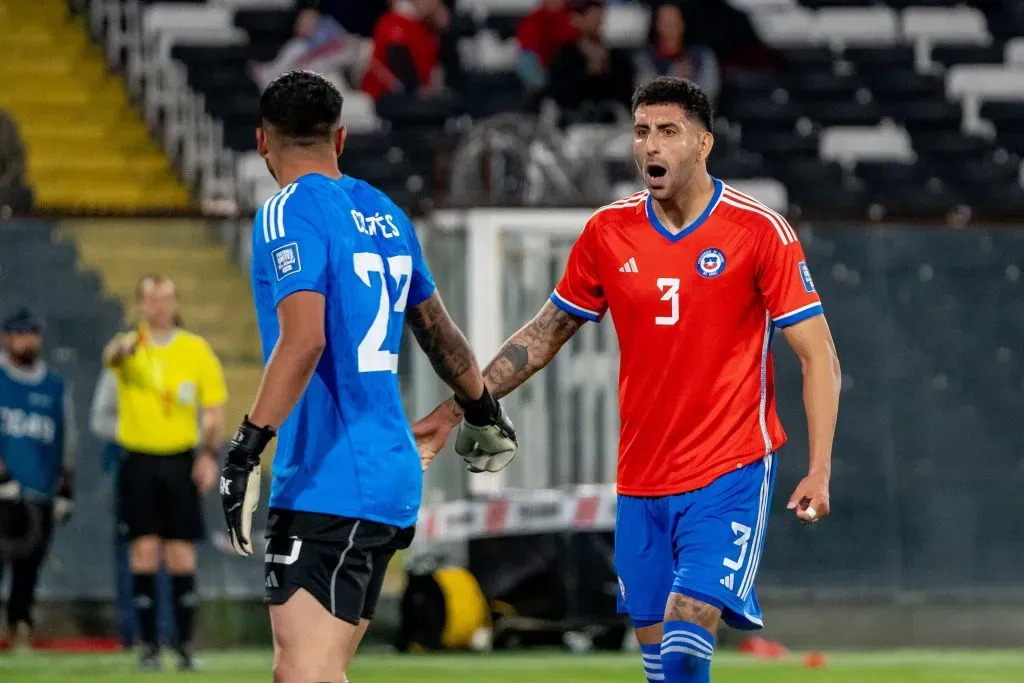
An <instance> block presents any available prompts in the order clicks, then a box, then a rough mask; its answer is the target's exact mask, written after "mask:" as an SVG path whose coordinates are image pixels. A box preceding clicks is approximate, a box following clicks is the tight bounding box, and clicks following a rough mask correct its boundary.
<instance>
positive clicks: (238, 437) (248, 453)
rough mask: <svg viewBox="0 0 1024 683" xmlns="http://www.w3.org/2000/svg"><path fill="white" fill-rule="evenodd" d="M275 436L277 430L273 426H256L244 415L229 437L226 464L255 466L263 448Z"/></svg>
mask: <svg viewBox="0 0 1024 683" xmlns="http://www.w3.org/2000/svg"><path fill="white" fill-rule="evenodd" d="M275 436H277V432H276V431H274V428H273V427H257V426H256V425H254V424H253V423H252V422H249V416H248V415H246V416H245V418H244V419H243V420H242V424H240V425H239V426H238V429H237V430H235V435H234V437H232V439H231V448H230V449H229V450H228V464H229V465H236V466H238V467H255V466H256V465H258V464H259V461H260V454H261V453H262V452H263V449H265V448H266V447H267V444H268V443H270V442H271V441H272V440H273V438H274V437H275Z"/></svg>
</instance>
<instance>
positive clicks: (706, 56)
mask: <svg viewBox="0 0 1024 683" xmlns="http://www.w3.org/2000/svg"><path fill="white" fill-rule="evenodd" d="M657 76H679V77H681V78H686V79H688V80H691V81H693V82H694V83H696V84H697V85H698V86H700V88H701V90H703V91H704V92H705V93H706V94H707V96H708V99H710V100H711V101H712V103H714V102H715V101H716V100H717V99H718V93H719V91H720V90H721V85H722V84H721V80H720V78H719V73H718V59H717V57H715V53H714V52H713V51H712V50H711V48H709V47H705V46H703V45H689V44H687V42H686V18H685V17H684V16H683V10H682V8H680V7H679V6H678V5H676V4H674V3H671V2H666V3H663V4H661V5H658V7H657V8H656V9H655V11H654V21H653V22H651V33H650V37H649V39H648V44H647V47H646V48H645V49H644V50H643V51H642V52H641V53H640V54H639V55H638V57H637V80H638V82H640V83H646V82H647V81H650V80H653V79H654V78H655V77H657Z"/></svg>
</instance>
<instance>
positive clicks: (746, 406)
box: [413, 77, 840, 683]
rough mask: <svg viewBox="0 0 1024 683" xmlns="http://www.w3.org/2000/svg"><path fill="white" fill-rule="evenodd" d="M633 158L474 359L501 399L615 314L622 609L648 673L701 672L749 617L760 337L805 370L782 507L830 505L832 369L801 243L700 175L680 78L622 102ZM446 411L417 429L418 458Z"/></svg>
mask: <svg viewBox="0 0 1024 683" xmlns="http://www.w3.org/2000/svg"><path fill="white" fill-rule="evenodd" d="M633 130H634V139H633V154H634V158H635V160H636V164H637V167H638V168H639V170H640V171H641V172H642V174H643V176H644V179H645V181H646V185H647V190H645V191H643V192H638V193H636V194H634V195H631V196H629V197H626V198H625V199H621V200H619V201H617V202H614V203H612V204H609V205H608V206H605V207H603V208H601V209H599V210H598V211H597V212H596V213H595V214H594V215H593V217H591V219H590V220H589V221H588V222H587V224H586V226H585V227H584V228H583V232H582V233H581V234H580V236H579V238H578V240H577V241H576V244H575V245H574V247H573V249H572V251H571V253H570V255H569V260H568V264H567V265H566V269H565V274H564V275H563V277H562V279H561V281H560V282H559V283H558V285H557V287H556V288H555V291H554V293H553V294H552V295H551V299H550V301H548V302H547V303H545V304H544V306H543V308H541V310H540V312H539V313H538V314H537V316H536V317H535V318H534V319H533V320H531V321H530V322H529V323H527V324H526V325H525V326H524V327H523V328H522V329H520V330H519V331H518V332H516V333H515V334H514V335H513V336H512V337H511V338H510V339H509V340H508V341H506V342H505V344H504V345H503V346H502V348H501V350H500V351H499V352H498V354H497V356H496V357H495V358H494V360H492V361H491V363H490V364H489V365H488V366H487V368H486V370H485V371H484V376H485V379H486V381H487V385H488V387H489V389H490V391H491V393H492V394H493V395H495V396H497V397H502V396H505V395H506V394H508V393H509V392H511V391H512V390H513V389H515V388H516V387H518V386H519V385H521V384H522V383H523V382H525V381H526V380H527V379H528V378H529V377H530V376H531V375H533V374H534V373H535V372H537V371H538V370H540V369H541V368H543V367H544V366H545V365H547V364H548V363H549V362H550V361H551V359H552V358H553V357H554V355H555V354H556V353H557V352H558V349H559V348H561V347H562V345H563V344H565V342H566V341H568V339H569V338H570V337H571V336H572V335H573V334H574V333H575V332H576V330H577V329H579V328H580V326H582V325H583V324H584V323H585V322H586V321H588V320H590V321H598V320H600V319H601V318H602V316H603V315H604V314H605V313H606V312H610V313H611V315H612V318H613V320H614V322H615V331H616V334H617V336H618V340H619V348H620V373H619V377H620V382H619V409H620V416H621V432H620V439H619V466H618V485H617V486H618V494H619V501H618V513H617V519H616V539H615V565H616V570H617V572H618V574H619V589H620V595H619V607H620V611H622V612H627V613H628V614H629V615H630V617H631V618H632V620H633V624H634V627H635V628H636V632H637V637H638V639H639V641H640V643H641V650H642V653H643V661H644V668H645V671H646V673H647V677H648V679H649V680H650V681H664V682H665V683H683V682H685V683H690V682H704V681H709V680H710V665H711V656H712V653H713V651H714V644H715V632H716V629H717V627H718V624H719V621H720V620H722V619H724V620H725V621H726V623H728V624H730V625H731V626H734V627H737V628H744V629H758V628H760V627H761V626H762V621H761V609H760V606H759V605H758V602H757V597H756V595H755V593H754V590H753V588H754V578H755V576H756V575H757V566H758V562H759V560H760V558H761V550H762V548H763V546H764V539H765V525H766V521H767V516H768V509H769V506H770V503H771V497H772V489H773V485H774V480H775V453H776V451H777V450H778V448H779V447H780V446H782V444H783V443H784V442H785V440H786V434H785V432H784V431H783V430H782V425H781V424H780V422H779V418H778V415H777V414H776V411H775V390H774V389H775V386H774V378H773V370H772V356H771V344H772V335H773V333H774V332H775V331H776V330H782V334H783V335H784V336H785V337H786V340H787V342H788V343H789V345H790V347H792V349H793V350H794V351H795V352H796V355H797V356H798V357H799V359H800V363H801V367H802V369H803V385H804V392H803V396H804V404H805V408H806V413H807V422H808V430H809V443H810V466H809V470H808V474H807V476H806V477H805V478H804V479H803V480H802V481H801V482H800V483H799V484H798V485H797V487H796V490H795V491H794V492H793V495H792V496H791V497H790V499H789V504H788V508H789V509H791V510H793V511H794V512H795V515H796V517H797V518H798V519H800V520H801V521H803V522H805V523H814V522H817V521H819V520H820V519H821V518H823V517H825V516H826V515H827V514H828V513H829V475H830V469H831V457H832V455H831V454H832V439H833V434H834V431H835V423H836V415H837V412H838V406H839V389H840V370H839V361H838V358H837V355H836V350H835V346H834V344H833V341H832V335H831V333H830V332H829V328H828V325H827V324H826V322H825V317H824V315H823V314H822V307H821V302H820V300H819V298H818V294H817V292H816V291H815V288H814V282H813V280H812V279H811V276H810V271H809V270H808V267H807V263H806V259H805V257H804V253H803V249H802V248H801V246H800V242H799V240H798V239H797V235H796V232H795V231H794V230H793V228H792V227H790V225H789V223H787V222H786V220H785V219H784V218H783V217H782V216H780V215H779V214H777V213H776V212H774V211H772V210H771V209H769V208H767V207H766V206H764V205H763V204H761V203H759V202H758V201H757V200H755V199H753V198H751V197H749V196H747V195H745V194H743V193H741V192H738V191H737V190H735V189H733V188H731V187H729V186H728V185H725V184H724V183H722V181H720V180H718V179H715V178H712V177H711V176H710V175H708V172H707V167H706V161H707V158H708V155H709V154H710V152H711V148H712V145H713V144H714V137H713V135H712V119H711V106H710V104H709V102H708V99H707V97H706V96H705V95H704V93H703V92H702V91H701V90H700V89H699V88H698V87H697V86H695V85H693V84H692V83H690V82H689V81H687V80H684V79H680V78H669V77H664V78H658V79H656V80H654V81H652V82H651V83H649V84H647V85H644V86H642V87H640V88H638V89H637V91H636V92H635V94H634V97H633ZM458 419H459V415H458V411H457V407H456V406H455V404H454V403H453V402H450V401H449V402H447V403H445V404H442V405H441V406H439V407H438V408H437V409H436V410H435V411H434V412H432V413H431V414H430V415H428V416H427V417H426V418H424V419H423V420H422V421H421V422H420V423H418V424H417V425H416V426H415V427H414V429H413V432H414V434H416V436H417V438H418V439H419V445H420V453H421V457H422V458H423V460H424V464H427V463H429V461H430V459H431V458H433V456H434V455H435V454H436V453H437V451H439V450H440V448H441V447H442V446H443V445H444V442H445V440H446V438H447V434H448V432H449V431H450V429H451V428H452V426H453V425H454V424H457V423H458Z"/></svg>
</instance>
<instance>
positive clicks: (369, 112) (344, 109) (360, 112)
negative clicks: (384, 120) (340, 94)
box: [341, 92, 380, 133]
mask: <svg viewBox="0 0 1024 683" xmlns="http://www.w3.org/2000/svg"><path fill="white" fill-rule="evenodd" d="M341 121H342V123H344V124H345V127H346V128H348V129H349V131H350V132H353V133H370V132H373V131H376V130H379V129H380V119H379V118H377V108H376V105H375V104H374V102H373V98H372V97H370V96H369V95H367V94H366V93H362V92H348V93H345V101H344V102H343V103H342V105H341Z"/></svg>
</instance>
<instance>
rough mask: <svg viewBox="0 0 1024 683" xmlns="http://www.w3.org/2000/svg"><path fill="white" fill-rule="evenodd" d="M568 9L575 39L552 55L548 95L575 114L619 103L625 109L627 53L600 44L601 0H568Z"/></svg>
mask: <svg viewBox="0 0 1024 683" xmlns="http://www.w3.org/2000/svg"><path fill="white" fill-rule="evenodd" d="M569 9H570V10H571V11H572V13H573V23H574V24H575V25H576V30H577V32H578V36H577V38H576V40H574V41H573V42H570V43H567V44H565V45H563V46H562V47H561V48H559V50H558V52H556V53H555V58H554V60H553V61H552V63H551V77H550V82H549V86H548V91H547V92H548V94H549V95H550V96H551V97H552V98H553V99H554V100H555V102H557V103H558V104H559V105H560V106H561V107H563V108H565V109H570V110H574V111H577V112H578V111H580V110H581V108H583V107H585V106H586V105H589V106H590V107H591V108H594V109H599V108H600V107H601V106H602V105H605V104H608V103H621V104H622V105H625V106H627V107H628V106H629V100H630V97H632V94H633V64H632V60H631V59H630V57H629V55H628V53H626V52H624V51H622V50H617V49H612V48H609V47H608V46H607V45H605V44H604V41H603V39H602V37H601V26H602V25H603V23H604V2H603V0H571V1H570V3H569ZM595 105H596V106H595Z"/></svg>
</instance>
